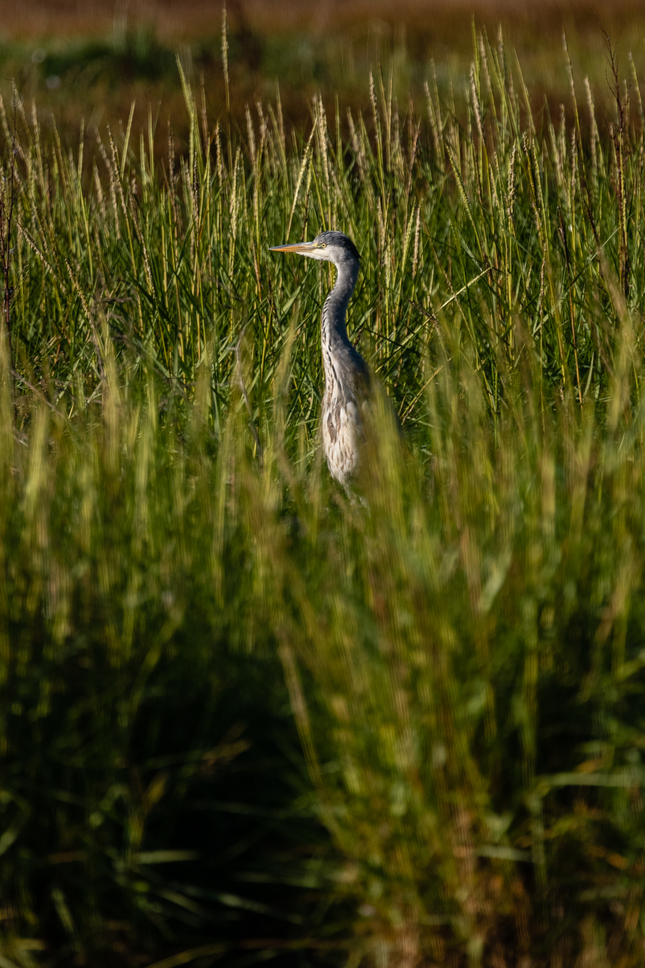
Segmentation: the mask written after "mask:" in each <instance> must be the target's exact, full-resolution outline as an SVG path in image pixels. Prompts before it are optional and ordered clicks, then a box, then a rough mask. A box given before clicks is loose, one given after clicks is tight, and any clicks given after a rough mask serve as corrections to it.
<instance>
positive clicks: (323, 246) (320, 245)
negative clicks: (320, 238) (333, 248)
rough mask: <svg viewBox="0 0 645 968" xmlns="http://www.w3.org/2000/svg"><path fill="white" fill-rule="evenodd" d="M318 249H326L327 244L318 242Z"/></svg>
mask: <svg viewBox="0 0 645 968" xmlns="http://www.w3.org/2000/svg"><path fill="white" fill-rule="evenodd" d="M318 248H319V249H326V248H327V243H326V242H319V243H318Z"/></svg>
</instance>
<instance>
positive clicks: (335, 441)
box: [322, 396, 363, 487]
mask: <svg viewBox="0 0 645 968" xmlns="http://www.w3.org/2000/svg"><path fill="white" fill-rule="evenodd" d="M322 432H323V450H324V452H325V457H326V458H327V464H328V465H329V472H330V474H331V476H332V477H334V478H335V479H336V480H337V481H338V482H339V484H342V485H343V487H347V486H348V484H349V483H350V480H351V478H352V477H353V476H354V475H355V474H356V472H357V471H358V467H359V464H360V451H361V445H362V442H363V424H362V421H361V416H360V412H359V409H358V407H357V405H356V403H355V402H354V401H353V400H342V399H341V398H340V397H336V396H334V397H332V398H331V400H330V402H329V406H328V407H326V408H324V413H323V423H322Z"/></svg>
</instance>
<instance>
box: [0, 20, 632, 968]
mask: <svg viewBox="0 0 645 968" xmlns="http://www.w3.org/2000/svg"><path fill="white" fill-rule="evenodd" d="M223 50H224V51H225V50H226V38H224V44H223ZM562 57H563V70H564V71H565V74H566V73H567V71H568V72H569V76H570V89H569V94H568V100H567V104H566V106H565V107H564V109H563V113H562V117H561V120H560V121H559V122H558V123H556V124H555V125H554V124H552V122H551V120H550V115H549V113H547V112H544V113H543V112H541V111H540V112H535V111H534V110H533V107H532V103H531V98H530V96H529V93H528V91H527V89H526V86H525V84H524V80H523V76H522V72H521V61H520V60H518V59H517V58H516V57H515V56H514V54H513V51H512V50H511V49H509V48H508V47H505V45H504V42H503V38H502V37H501V36H500V37H499V38H493V37H488V38H487V37H486V36H485V35H483V34H482V35H476V36H475V37H474V46H473V54H472V61H473V62H472V69H471V70H470V73H469V74H468V76H467V77H465V78H464V79H463V87H462V90H465V91H466V94H467V103H466V106H465V108H464V113H463V116H461V115H460V116H459V117H458V115H457V111H456V109H455V105H454V104H453V103H452V102H451V101H450V99H448V100H446V98H445V97H441V96H439V93H438V87H437V85H436V84H435V81H434V78H433V76H432V73H431V72H430V73H429V75H428V78H427V87H426V91H425V94H424V98H425V100H424V108H423V113H422V114H421V113H418V112H417V111H416V109H415V108H414V105H413V104H412V103H410V102H407V101H402V100H399V99H397V97H396V96H395V92H394V87H393V81H392V80H391V78H390V77H389V76H388V74H387V72H375V74H373V75H372V76H370V77H369V79H367V80H366V100H367V103H368V105H369V109H368V111H367V112H366V113H365V114H357V113H356V112H355V111H352V112H351V113H350V114H349V115H347V114H346V112H345V111H344V109H343V107H342V106H339V107H338V110H337V112H336V113H335V114H330V113H328V112H327V111H326V110H325V108H324V104H323V102H322V101H321V100H319V99H318V100H316V101H315V102H314V103H313V107H312V117H311V121H310V123H309V124H307V125H306V126H303V127H302V129H301V130H299V131H298V130H295V131H292V130H291V129H289V128H288V126H286V125H285V122H284V118H283V112H282V108H281V104H280V102H279V100H272V101H268V102H265V103H261V102H258V104H257V105H254V106H253V108H252V109H251V108H249V110H248V113H247V115H246V121H245V126H244V128H243V129H242V130H241V131H236V130H235V128H234V127H229V125H228V123H227V117H226V115H224V116H223V117H222V118H221V119H220V120H219V121H218V122H215V121H214V119H213V118H212V117H210V116H209V113H208V106H207V105H206V104H204V102H203V101H202V95H201V92H200V89H199V85H196V88H195V90H193V87H192V86H191V85H190V84H189V83H188V81H187V80H186V78H185V76H184V75H183V73H182V64H181V59H180V60H179V62H178V64H177V71H178V76H179V77H180V80H181V81H182V83H183V92H184V100H185V107H184V110H185V112H186V116H187V119H188V123H187V129H188V130H189V132H190V135H189V139H188V143H187V146H186V150H185V151H180V150H179V148H178V146H177V145H176V144H175V141H174V138H173V135H172V131H171V132H170V133H169V134H168V135H167V140H166V150H165V152H164V155H163V157H160V156H159V153H158V151H156V150H155V138H156V137H158V134H157V132H155V130H154V129H153V120H152V118H151V122H150V126H149V128H147V129H137V128H136V127H135V126H134V125H133V124H126V125H125V126H124V130H123V133H122V134H118V133H117V132H111V131H110V130H109V129H107V128H102V129H99V131H98V133H97V134H96V135H94V136H93V138H92V140H91V141H88V140H87V139H86V138H85V135H84V133H83V132H79V139H78V144H79V145H80V147H79V148H76V147H75V146H74V145H68V144H67V143H65V141H64V140H62V139H61V138H59V137H57V135H56V132H55V131H54V132H53V133H52V134H51V135H50V134H49V133H48V134H46V135H45V134H43V132H42V131H41V128H40V123H39V119H38V113H37V111H33V112H32V110H31V108H30V106H29V105H28V104H24V103H23V102H22V100H21V99H20V98H19V97H17V96H16V97H14V100H13V102H12V103H9V102H7V101H5V102H4V104H3V106H2V108H1V110H0V124H1V125H2V128H3V132H4V143H5V154H4V160H3V169H2V173H3V184H2V198H1V202H2V207H1V209H0V213H1V219H0V230H1V235H2V240H1V243H2V262H3V280H4V281H5V288H4V303H3V305H4V314H3V328H2V339H1V341H0V411H1V416H0V428H1V430H0V569H1V570H2V580H1V581H0V689H1V691H2V693H1V694H2V699H1V702H0V750H1V757H2V759H1V764H2V766H1V773H0V855H1V860H2V863H1V864H0V897H1V899H2V904H1V909H0V917H1V920H0V963H1V964H2V965H3V966H20V968H32V966H36V965H52V966H54V965H92V966H95V965H106V966H107V965H152V964H154V965H155V966H156V968H162V966H163V968H174V966H176V965H182V964H195V965H200V966H207V965H210V964H214V963H215V962H216V961H223V962H224V963H226V964H231V965H249V964H252V963H254V962H255V961H259V960H266V959H268V958H278V959H279V960H280V961H281V962H283V963H285V964H289V965H295V964H298V965H310V964H323V963H324V964H332V965H341V964H342V965H347V966H348V968H358V966H359V965H361V964H364V965H365V966H374V968H390V966H392V968H394V966H401V968H415V966H417V965H421V964H424V965H449V966H454V968H457V966H462V965H463V966H466V965H468V966H479V965H481V966H486V968H489V966H490V968H502V966H508V968H510V966H516V965H517V966H520V965H521V966H523V968H529V966H536V968H537V966H540V968H541V966H545V968H546V966H550V968H556V966H562V968H564V966H571V965H580V966H583V965H585V966H604V965H620V966H624V968H628V966H638V965H641V964H642V963H643V959H644V957H645V955H644V947H645V937H644V933H645V915H644V908H643V890H644V888H645V825H644V823H643V819H644V818H643V793H642V788H643V786H644V785H645V771H644V769H643V764H642V757H643V751H644V749H645V719H644V714H643V708H644V707H643V691H644V688H645V609H644V607H643V588H644V578H645V575H644V566H645V510H644V504H643V498H644V496H645V495H644V491H645V453H644V450H643V444H644V442H645V426H644V419H645V410H644V409H643V401H642V396H641V394H642V386H643V378H644V376H645V373H644V370H643V363H642V352H641V348H642V343H643V333H644V327H643V313H642V306H643V298H644V293H643V290H644V286H645V255H644V247H643V206H642V197H641V196H642V192H643V189H644V187H645V183H644V174H643V157H644V156H643V137H644V134H645V125H644V122H643V110H642V104H641V99H640V94H639V86H638V80H637V77H635V76H631V75H630V74H629V73H628V74H627V75H626V76H625V77H623V76H618V75H617V74H616V75H615V74H614V69H613V68H614V64H613V62H612V61H611V58H610V57H609V55H608V60H607V76H608V79H609V84H610V88H611V90H612V91H613V105H612V108H611V113H610V114H609V115H608V116H605V117H604V118H603V117H600V116H597V114H596V111H595V108H594V98H595V97H596V92H595V90H594V89H593V88H592V86H591V85H589V84H587V85H586V84H585V82H584V79H583V78H581V77H579V76H578V72H577V68H576V65H575V63H574V64H573V66H571V65H569V64H568V62H567V57H566V54H564V53H563V55H562ZM627 66H629V65H628V64H627ZM225 87H226V90H227V92H228V96H229V97H230V98H231V99H232V98H234V97H235V90H234V89H232V88H231V84H230V77H229V76H228V75H225ZM339 104H340V102H339ZM327 228H338V229H341V230H343V231H345V232H347V234H349V235H350V236H351V237H352V238H353V239H354V240H355V242H356V244H357V246H358V248H359V250H360V252H361V255H362V259H363V262H362V271H361V275H360V277H359V284H358V287H357V291H356V294H355V297H354V299H353V300H352V302H351V304H350V311H349V329H350V335H351V337H352V339H353V340H354V341H355V342H356V343H357V345H358V347H359V348H360V350H361V352H362V353H363V355H364V356H365V357H366V359H367V360H368V362H369V363H370V366H371V367H372V370H373V372H374V373H375V375H376V376H377V378H378V380H379V381H380V384H381V386H382V387H383V393H384V395H385V394H386V395H387V398H389V399H386V398H385V396H384V397H383V399H377V400H376V402H375V407H376V410H377V412H378V408H379V407H380V406H383V407H384V408H385V407H387V406H390V405H391V406H394V407H395V408H396V410H397V412H398V415H399V418H400V422H401V425H402V428H403V433H404V437H405V445H404V446H403V447H402V446H401V444H400V442H399V440H398V437H396V436H395V437H394V438H392V436H391V435H390V434H389V433H388V432H387V429H384V430H383V432H382V433H381V434H380V435H377V436H376V439H375V440H374V441H372V442H371V445H370V447H369V449H368V451H367V453H366V458H365V460H366V470H365V473H364V475H363V478H362V480H361V482H360V484H359V487H360V490H361V497H362V501H360V502H359V501H355V502H352V501H350V500H348V498H347V497H346V495H345V494H344V493H342V492H340V491H339V490H338V488H337V487H336V486H335V485H334V484H333V482H332V481H331V479H330V477H329V474H328V472H327V469H326V467H325V466H324V464H323V462H322V459H321V453H320V446H319V437H318V414H319V406H320V397H321V389H322V367H321V361H320V350H319V314H320V309H321V304H322V301H323V300H324V297H325V294H326V291H327V289H328V287H329V285H330V282H331V281H332V273H331V271H330V270H329V267H325V266H322V265H318V266H317V265H311V264H310V263H305V261H304V260H297V259H295V258H294V259H289V258H287V257H277V256H275V255H274V254H272V253H270V252H269V251H268V247H269V246H270V245H275V244H278V243H281V242H286V241H293V240H298V239H300V238H303V237H305V238H311V237H313V236H314V235H315V234H316V232H318V231H320V230H322V229H327ZM382 424H383V427H384V428H387V425H388V424H387V421H386V420H383V421H382Z"/></svg>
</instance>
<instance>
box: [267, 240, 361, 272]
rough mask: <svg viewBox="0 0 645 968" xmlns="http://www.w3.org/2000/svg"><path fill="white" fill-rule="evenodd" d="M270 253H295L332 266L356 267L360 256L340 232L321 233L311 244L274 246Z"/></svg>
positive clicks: (352, 244) (296, 243)
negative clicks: (332, 264) (331, 263)
mask: <svg viewBox="0 0 645 968" xmlns="http://www.w3.org/2000/svg"><path fill="white" fill-rule="evenodd" d="M271 252H296V253H298V255H306V256H309V258H310V259H318V260H319V261H323V262H333V263H334V265H336V266H340V265H343V264H345V265H346V264H351V265H356V266H358V263H359V261H360V255H359V254H358V249H357V248H356V246H355V245H354V243H353V242H352V240H351V239H349V238H348V237H347V236H346V235H343V233H342V232H321V233H320V235H317V236H316V238H315V239H314V240H313V242H294V243H293V244H292V245H274V246H272V247H271Z"/></svg>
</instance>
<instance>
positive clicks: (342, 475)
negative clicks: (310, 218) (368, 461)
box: [271, 232, 370, 490]
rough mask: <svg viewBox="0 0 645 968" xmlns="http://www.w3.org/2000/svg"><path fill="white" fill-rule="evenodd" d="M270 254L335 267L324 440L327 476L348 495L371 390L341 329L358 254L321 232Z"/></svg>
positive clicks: (328, 317) (327, 324) (327, 323)
mask: <svg viewBox="0 0 645 968" xmlns="http://www.w3.org/2000/svg"><path fill="white" fill-rule="evenodd" d="M271 251H272V252H297V253H298V254H299V255H306V256H308V257H309V258H310V259H318V260H319V261H324V262H333V263H334V265H335V266H336V284H335V286H334V288H333V289H332V290H331V292H330V293H329V295H328V296H327V299H326V300H325V305H324V306H323V310H322V316H321V320H320V335H321V342H322V358H323V366H324V369H325V395H324V397H323V403H322V437H323V451H324V453H325V457H326V458H327V465H328V467H329V471H330V473H331V476H332V477H333V478H335V480H337V481H338V482H339V484H342V486H343V487H344V488H345V489H346V490H347V489H348V487H349V485H350V483H351V480H352V478H353V477H355V476H356V473H357V471H358V468H359V465H360V456H361V446H362V444H363V442H364V439H365V433H364V427H363V412H364V405H365V402H366V399H367V395H368V393H369V388H370V374H369V370H368V368H367V364H366V363H365V360H364V359H363V357H362V356H361V355H360V353H358V352H357V350H356V349H355V348H354V347H353V346H352V344H351V343H350V341H349V338H348V336H347V328H346V326H345V316H346V314H347V304H348V303H349V300H350V298H351V296H352V293H353V292H354V287H355V286H356V279H357V277H358V270H359V267H360V256H359V254H358V249H357V248H356V246H355V245H354V243H353V242H352V240H351V239H349V238H348V237H347V236H346V235H343V233H342V232H321V233H320V235H317V236H316V238H315V239H314V240H313V242H297V243H295V244H293V245H275V246H273V247H272V248H271Z"/></svg>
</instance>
